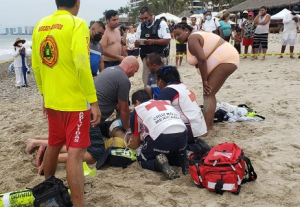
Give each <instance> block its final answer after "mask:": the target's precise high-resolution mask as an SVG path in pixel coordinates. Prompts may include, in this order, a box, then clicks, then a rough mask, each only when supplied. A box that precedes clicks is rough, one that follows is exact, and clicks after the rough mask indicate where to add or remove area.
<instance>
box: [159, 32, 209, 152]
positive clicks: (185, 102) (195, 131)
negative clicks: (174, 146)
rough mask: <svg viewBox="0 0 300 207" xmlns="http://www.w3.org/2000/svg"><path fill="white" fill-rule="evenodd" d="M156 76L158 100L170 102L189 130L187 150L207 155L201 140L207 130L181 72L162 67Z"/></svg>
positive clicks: (170, 67) (205, 145)
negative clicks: (182, 79) (159, 90)
mask: <svg viewBox="0 0 300 207" xmlns="http://www.w3.org/2000/svg"><path fill="white" fill-rule="evenodd" d="M175 34H176V32H175ZM175 37H176V36H175ZM156 76H157V85H158V87H159V88H160V89H161V90H162V91H161V93H160V94H159V96H158V100H167V101H170V102H171V105H172V106H173V107H174V108H175V109H176V110H177V111H178V112H179V113H180V118H181V120H182V121H183V122H184V124H185V126H186V128H187V130H188V140H187V144H188V145H187V150H189V151H193V152H198V153H202V154H205V152H206V151H209V150H210V147H209V146H208V145H207V144H206V143H205V142H204V141H203V140H201V139H200V138H199V137H200V136H203V135H205V134H206V133H207V129H206V124H205V120H204V117H203V114H202V111H201V109H200V107H199V105H198V104H197V102H196V96H195V94H194V93H193V92H192V91H190V90H189V89H188V88H187V87H186V86H185V85H184V84H183V83H181V80H180V75H179V72H178V70H177V69H176V67H174V66H169V65H167V66H163V67H161V68H160V69H159V70H157V72H156Z"/></svg>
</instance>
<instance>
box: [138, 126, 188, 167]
mask: <svg viewBox="0 0 300 207" xmlns="http://www.w3.org/2000/svg"><path fill="white" fill-rule="evenodd" d="M186 146H187V132H186V131H185V132H181V133H176V134H161V135H160V136H159V137H158V138H157V139H156V140H154V141H153V140H152V139H151V138H150V137H149V136H147V137H146V139H145V144H144V146H143V148H142V151H141V155H140V156H139V157H138V161H139V162H140V164H141V166H142V167H143V168H145V169H149V170H153V171H157V169H156V168H155V158H156V156H157V155H159V154H165V155H166V156H167V158H168V160H169V164H170V165H172V166H180V157H182V156H183V153H184V151H185V148H186Z"/></svg>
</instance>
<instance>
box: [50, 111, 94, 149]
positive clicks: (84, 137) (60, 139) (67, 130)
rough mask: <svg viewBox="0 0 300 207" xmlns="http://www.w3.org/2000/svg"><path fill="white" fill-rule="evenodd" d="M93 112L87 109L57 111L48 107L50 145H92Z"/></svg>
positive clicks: (82, 146) (78, 146) (81, 146)
mask: <svg viewBox="0 0 300 207" xmlns="http://www.w3.org/2000/svg"><path fill="white" fill-rule="evenodd" d="M90 114H91V112H90V110H87V111H75V112H68V111H56V110H53V109H47V115H48V124H49V140H48V145H49V146H51V147H59V146H62V145H64V144H65V145H66V148H67V150H68V149H69V147H72V148H87V147H88V146H90V144H91V141H90V133H89V132H90V120H91V115H90Z"/></svg>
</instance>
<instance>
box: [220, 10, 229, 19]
mask: <svg viewBox="0 0 300 207" xmlns="http://www.w3.org/2000/svg"><path fill="white" fill-rule="evenodd" d="M227 17H230V14H229V12H225V13H224V14H223V16H222V17H221V20H223V21H224V20H225V19H226V18H227Z"/></svg>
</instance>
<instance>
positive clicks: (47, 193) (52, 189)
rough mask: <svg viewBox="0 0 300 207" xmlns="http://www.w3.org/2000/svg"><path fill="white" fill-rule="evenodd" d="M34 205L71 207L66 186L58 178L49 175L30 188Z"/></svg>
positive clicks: (36, 206)
mask: <svg viewBox="0 0 300 207" xmlns="http://www.w3.org/2000/svg"><path fill="white" fill-rule="evenodd" d="M32 194H33V197H34V207H72V206H73V204H72V201H71V198H70V195H69V193H68V188H67V187H66V186H65V185H64V183H63V181H61V180H60V179H58V178H56V177H54V176H50V177H49V178H48V179H46V180H44V181H43V182H42V183H40V184H38V185H37V186H35V187H34V188H33V189H32Z"/></svg>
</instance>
